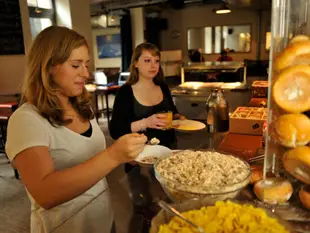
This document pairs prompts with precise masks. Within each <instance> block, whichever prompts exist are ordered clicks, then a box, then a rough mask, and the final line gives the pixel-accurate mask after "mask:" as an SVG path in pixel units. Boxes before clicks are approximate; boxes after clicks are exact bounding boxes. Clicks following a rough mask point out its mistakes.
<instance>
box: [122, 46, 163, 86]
mask: <svg viewBox="0 0 310 233" xmlns="http://www.w3.org/2000/svg"><path fill="white" fill-rule="evenodd" d="M143 51H149V52H150V53H151V54H152V55H153V56H158V57H159V59H160V51H159V49H158V48H157V47H156V46H155V45H153V44H151V43H142V44H139V45H138V46H137V47H136V48H135V51H134V52H133V54H132V57H131V64H130V66H129V71H130V76H129V78H128V80H127V83H128V84H130V85H133V84H135V83H137V82H138V81H139V70H138V68H136V66H135V65H136V62H137V61H138V60H139V58H140V56H141V54H142V52H143ZM153 82H154V83H155V84H156V85H159V84H161V83H163V82H164V73H163V69H162V68H161V66H159V71H158V73H157V75H156V76H155V78H154V79H153Z"/></svg>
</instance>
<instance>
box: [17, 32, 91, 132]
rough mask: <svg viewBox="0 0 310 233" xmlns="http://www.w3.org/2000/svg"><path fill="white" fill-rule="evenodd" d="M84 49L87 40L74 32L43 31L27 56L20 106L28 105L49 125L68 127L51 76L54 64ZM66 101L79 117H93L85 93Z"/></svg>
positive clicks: (87, 95)
mask: <svg viewBox="0 0 310 233" xmlns="http://www.w3.org/2000/svg"><path fill="white" fill-rule="evenodd" d="M81 46H86V47H87V48H88V45H87V41H86V39H85V38H84V37H83V36H81V35H80V34H78V33H77V32H75V31H73V30H71V29H68V28H65V27H58V26H51V27H48V28H46V29H44V30H43V31H42V32H41V33H40V34H39V35H38V36H37V37H36V38H35V40H34V42H33V44H32V46H31V48H30V51H29V54H28V65H27V74H26V77H25V82H24V85H23V93H22V100H21V103H25V102H29V103H31V104H33V105H34V106H36V107H37V109H38V111H39V113H40V114H41V115H42V116H43V117H44V118H46V119H47V120H48V121H49V122H50V123H51V124H52V125H54V126H56V125H57V126H61V125H67V124H69V123H71V122H72V120H65V119H64V109H63V108H62V107H61V104H60V101H59V99H58V97H57V96H56V87H55V84H54V82H53V77H52V75H51V69H52V67H53V66H55V65H59V64H63V63H65V62H66V61H67V60H68V58H69V56H70V55H71V53H72V51H73V50H74V49H77V48H79V47H81ZM69 101H70V103H71V104H72V106H73V108H74V109H75V110H76V111H77V112H78V113H79V115H80V116H81V117H82V118H83V119H85V120H90V119H92V118H93V117H94V114H93V112H92V109H91V103H90V98H89V94H88V92H87V90H86V89H85V88H84V90H83V93H82V94H81V95H80V96H77V97H69Z"/></svg>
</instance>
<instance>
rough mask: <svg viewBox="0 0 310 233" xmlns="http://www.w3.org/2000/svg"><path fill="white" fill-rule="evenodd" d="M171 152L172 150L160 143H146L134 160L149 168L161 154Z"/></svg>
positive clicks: (164, 154)
mask: <svg viewBox="0 0 310 233" xmlns="http://www.w3.org/2000/svg"><path fill="white" fill-rule="evenodd" d="M169 154H172V150H170V149H169V148H168V147H165V146H161V145H146V146H145V147H144V149H143V151H142V152H141V153H140V154H139V155H138V157H137V158H136V159H135V161H136V162H137V163H138V164H139V165H140V166H141V167H147V168H151V167H153V165H154V163H155V162H156V161H157V159H159V158H160V157H162V156H166V155H169Z"/></svg>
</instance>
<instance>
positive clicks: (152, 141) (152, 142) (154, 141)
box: [146, 138, 160, 146]
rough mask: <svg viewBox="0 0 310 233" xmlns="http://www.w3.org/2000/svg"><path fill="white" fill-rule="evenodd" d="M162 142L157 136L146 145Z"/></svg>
mask: <svg viewBox="0 0 310 233" xmlns="http://www.w3.org/2000/svg"><path fill="white" fill-rule="evenodd" d="M159 143H160V141H159V140H158V139H157V138H152V139H151V140H149V141H148V142H147V143H146V145H153V146H155V145H158V144H159Z"/></svg>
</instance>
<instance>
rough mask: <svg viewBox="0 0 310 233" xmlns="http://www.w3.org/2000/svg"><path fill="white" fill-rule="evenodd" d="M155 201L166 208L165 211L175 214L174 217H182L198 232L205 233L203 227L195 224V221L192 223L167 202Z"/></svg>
mask: <svg viewBox="0 0 310 233" xmlns="http://www.w3.org/2000/svg"><path fill="white" fill-rule="evenodd" d="M157 203H158V205H159V206H160V207H161V208H162V209H163V210H166V211H168V212H170V213H172V214H173V215H174V216H176V217H178V218H180V219H182V220H183V221H184V222H186V223H188V224H189V225H191V226H193V227H195V228H196V230H197V231H198V232H200V233H205V231H204V229H202V228H201V227H199V226H197V225H196V224H195V223H193V222H192V221H190V220H188V219H186V218H184V217H183V216H182V214H181V213H180V212H179V211H177V210H176V209H174V208H173V207H172V206H170V205H169V204H168V203H166V202H165V201H158V202H157Z"/></svg>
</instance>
